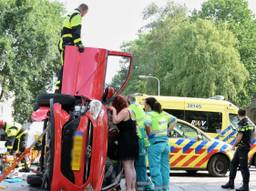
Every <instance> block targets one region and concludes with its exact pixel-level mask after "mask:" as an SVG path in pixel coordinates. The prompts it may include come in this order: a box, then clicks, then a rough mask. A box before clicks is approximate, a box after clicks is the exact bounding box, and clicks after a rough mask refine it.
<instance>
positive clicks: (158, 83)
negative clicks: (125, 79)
mask: <svg viewBox="0 0 256 191" xmlns="http://www.w3.org/2000/svg"><path fill="white" fill-rule="evenodd" d="M139 78H140V79H149V78H151V79H155V80H157V94H158V96H160V80H159V79H158V78H157V77H155V76H151V75H148V76H146V75H139Z"/></svg>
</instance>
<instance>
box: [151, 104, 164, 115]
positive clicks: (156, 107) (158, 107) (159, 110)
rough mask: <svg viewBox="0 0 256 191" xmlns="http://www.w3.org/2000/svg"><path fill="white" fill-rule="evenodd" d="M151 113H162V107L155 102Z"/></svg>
mask: <svg viewBox="0 0 256 191" xmlns="http://www.w3.org/2000/svg"><path fill="white" fill-rule="evenodd" d="M152 110H153V111H155V112H157V113H161V112H162V106H161V104H160V103H159V102H155V103H154V105H153V108H152Z"/></svg>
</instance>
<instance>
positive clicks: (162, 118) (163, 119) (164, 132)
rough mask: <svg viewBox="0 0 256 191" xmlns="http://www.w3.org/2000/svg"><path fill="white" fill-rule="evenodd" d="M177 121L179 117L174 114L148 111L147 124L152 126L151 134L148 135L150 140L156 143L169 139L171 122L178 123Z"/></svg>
mask: <svg viewBox="0 0 256 191" xmlns="http://www.w3.org/2000/svg"><path fill="white" fill-rule="evenodd" d="M176 121H177V119H176V118H175V117H174V116H172V115H170V114H168V113H166V112H161V113H157V112H155V111H150V112H147V113H146V118H145V125H146V126H150V127H151V132H150V135H148V138H149V142H150V143H151V144H152V143H153V144H154V142H156V141H167V140H168V127H169V125H170V124H174V123H176Z"/></svg>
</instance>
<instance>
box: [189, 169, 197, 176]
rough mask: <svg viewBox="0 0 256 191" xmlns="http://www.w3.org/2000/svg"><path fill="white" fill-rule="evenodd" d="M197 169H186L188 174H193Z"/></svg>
mask: <svg viewBox="0 0 256 191" xmlns="http://www.w3.org/2000/svg"><path fill="white" fill-rule="evenodd" d="M197 171H198V170H186V172H187V173H188V174H189V175H195V174H196V173H197Z"/></svg>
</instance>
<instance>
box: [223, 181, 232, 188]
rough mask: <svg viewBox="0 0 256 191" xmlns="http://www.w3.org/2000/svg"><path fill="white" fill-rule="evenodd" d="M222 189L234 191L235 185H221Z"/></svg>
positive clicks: (229, 183)
mask: <svg viewBox="0 0 256 191" xmlns="http://www.w3.org/2000/svg"><path fill="white" fill-rule="evenodd" d="M221 188H223V189H234V188H235V186H234V184H233V183H231V182H228V183H227V184H224V185H221Z"/></svg>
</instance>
